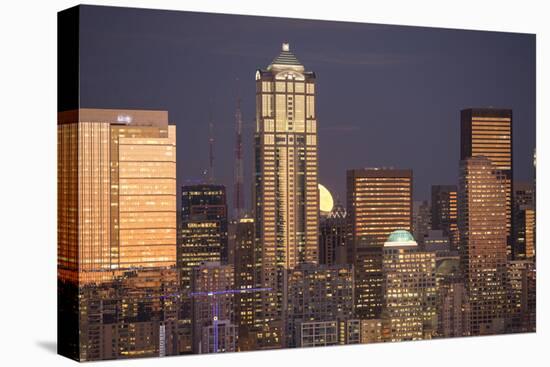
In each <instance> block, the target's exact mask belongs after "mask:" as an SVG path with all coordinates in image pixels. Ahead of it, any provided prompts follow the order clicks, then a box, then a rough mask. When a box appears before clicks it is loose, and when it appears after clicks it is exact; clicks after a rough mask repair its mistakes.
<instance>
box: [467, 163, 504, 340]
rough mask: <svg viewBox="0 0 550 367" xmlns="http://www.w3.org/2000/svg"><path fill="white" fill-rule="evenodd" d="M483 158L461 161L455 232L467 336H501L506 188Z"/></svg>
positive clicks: (502, 326) (494, 170)
mask: <svg viewBox="0 0 550 367" xmlns="http://www.w3.org/2000/svg"><path fill="white" fill-rule="evenodd" d="M504 182H505V181H504V180H503V178H502V177H501V172H500V171H499V170H498V169H496V167H495V166H494V164H493V163H492V161H491V160H490V159H488V158H485V157H473V158H468V159H466V160H463V161H461V164H460V176H459V192H458V202H459V207H458V209H459V210H458V228H459V231H460V241H461V245H460V255H461V267H462V274H463V275H464V278H465V284H466V289H467V290H468V293H469V297H470V308H471V310H470V335H488V334H497V333H502V332H504V322H505V318H506V314H507V294H506V289H507V284H506V273H507V252H506V237H507V234H506V185H505V184H504Z"/></svg>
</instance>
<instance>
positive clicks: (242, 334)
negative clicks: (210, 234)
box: [229, 217, 260, 350]
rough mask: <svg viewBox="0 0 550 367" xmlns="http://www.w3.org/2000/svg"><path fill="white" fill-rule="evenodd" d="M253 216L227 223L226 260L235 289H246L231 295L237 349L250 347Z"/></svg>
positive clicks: (255, 298) (253, 303) (255, 303)
mask: <svg viewBox="0 0 550 367" xmlns="http://www.w3.org/2000/svg"><path fill="white" fill-rule="evenodd" d="M254 240H255V236H254V219H252V218H250V217H243V218H241V219H237V220H235V221H232V222H231V223H230V224H229V248H230V254H231V256H230V260H229V262H230V263H231V264H233V266H234V268H235V289H238V290H243V291H247V292H244V293H239V294H235V321H236V324H237V325H238V327H239V350H253V346H254V343H255V340H254V339H255V335H254V333H253V330H254V329H255V325H256V323H257V322H258V320H256V318H255V315H256V307H257V306H258V297H259V296H260V294H259V293H257V292H253V291H252V290H253V288H254V285H255V270H256V269H255V267H254V266H255V263H256V262H255V258H254Z"/></svg>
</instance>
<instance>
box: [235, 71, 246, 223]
mask: <svg viewBox="0 0 550 367" xmlns="http://www.w3.org/2000/svg"><path fill="white" fill-rule="evenodd" d="M242 129H243V116H242V112H241V94H240V83H239V78H237V106H236V110H235V167H234V168H235V172H234V182H233V211H234V216H235V218H236V219H238V218H241V217H242V215H243V212H244V195H243V181H244V172H243V139H242Z"/></svg>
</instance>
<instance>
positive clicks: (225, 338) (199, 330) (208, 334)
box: [190, 262, 238, 353]
mask: <svg viewBox="0 0 550 367" xmlns="http://www.w3.org/2000/svg"><path fill="white" fill-rule="evenodd" d="M234 276H235V274H234V269H233V266H232V265H221V264H220V263H219V262H207V263H203V264H202V265H200V266H198V267H194V268H193V271H192V292H191V293H190V297H191V298H192V304H193V352H194V353H222V352H235V351H237V339H238V334H237V326H236V325H235V314H234V309H235V290H234V285H235V283H234Z"/></svg>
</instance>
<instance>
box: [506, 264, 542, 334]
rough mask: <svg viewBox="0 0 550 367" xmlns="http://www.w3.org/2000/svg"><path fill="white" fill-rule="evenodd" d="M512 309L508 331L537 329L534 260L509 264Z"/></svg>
mask: <svg viewBox="0 0 550 367" xmlns="http://www.w3.org/2000/svg"><path fill="white" fill-rule="evenodd" d="M508 281H509V288H508V299H509V301H510V310H509V315H508V322H507V325H506V331H507V332H512V333H525V332H534V331H536V314H537V312H536V311H537V310H536V306H537V303H536V287H537V284H536V268H535V262H534V261H533V260H531V259H530V260H515V261H510V262H509V264H508Z"/></svg>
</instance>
